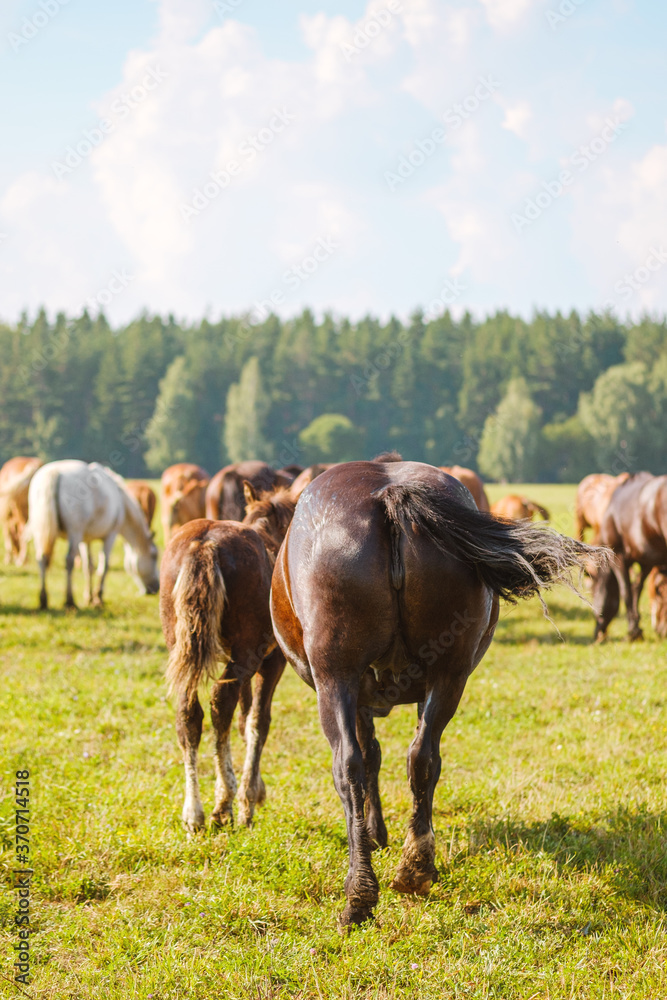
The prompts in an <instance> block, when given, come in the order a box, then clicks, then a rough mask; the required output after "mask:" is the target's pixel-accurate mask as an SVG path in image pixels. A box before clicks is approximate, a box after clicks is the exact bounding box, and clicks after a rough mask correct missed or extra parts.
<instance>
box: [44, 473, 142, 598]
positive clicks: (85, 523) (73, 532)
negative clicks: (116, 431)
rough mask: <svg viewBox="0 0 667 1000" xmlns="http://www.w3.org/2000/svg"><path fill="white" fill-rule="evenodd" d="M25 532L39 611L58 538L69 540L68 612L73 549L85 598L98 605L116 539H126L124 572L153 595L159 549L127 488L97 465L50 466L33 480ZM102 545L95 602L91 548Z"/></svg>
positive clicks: (122, 480)
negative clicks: (78, 557)
mask: <svg viewBox="0 0 667 1000" xmlns="http://www.w3.org/2000/svg"><path fill="white" fill-rule="evenodd" d="M29 504H30V520H29V522H28V527H29V530H30V534H31V537H32V540H33V542H34V545H35V555H36V557H37V564H38V566H39V573H40V579H41V585H42V586H41V591H40V595H39V606H40V608H41V609H42V610H44V609H45V608H46V607H48V600H47V595H46V571H47V569H48V567H49V563H50V562H51V556H52V555H53V548H54V546H55V543H56V539H57V538H67V540H68V542H69V550H68V553H67V560H66V567H67V598H66V601H65V606H66V607H76V605H75V603H74V595H73V593H72V570H73V568H74V559H75V556H76V552H77V549H78V550H79V552H80V554H81V563H82V566H83V570H84V574H85V578H86V596H87V598H88V600H89V601H91V602H93V603H96V604H101V603H102V597H103V592H104V580H105V577H106V573H107V569H108V568H109V556H110V555H111V549H112V548H113V544H114V541H115V540H116V536H117V535H118V534H121V535H122V536H123V538H124V539H125V569H126V570H127V571H128V573H130V575H131V576H132V577H133V578H134V579H135V580H136V582H137V584H138V585H139V588H140V590H142V591H143V593H146V594H155V593H157V590H158V586H159V580H158V572H157V549H156V547H155V543H154V541H153V536H152V534H151V532H150V531H149V530H148V528H147V526H146V522H145V520H144V515H143V513H142V511H141V508H140V507H139V504H138V503H137V502H136V500H135V499H134V497H132V496H130V494H129V493H128V491H127V489H126V488H125V480H124V479H123V478H122V477H121V476H119V475H117V474H116V473H115V472H112V471H111V469H106V468H104V466H102V465H98V464H97V462H92V463H91V464H90V465H88V464H87V463H86V462H79V461H76V460H74V459H65V460H64V461H61V462H49V463H48V464H47V465H43V466H42V467H41V468H40V469H38V470H37V472H36V473H35V474H34V476H33V477H32V481H31V483H30V493H29ZM98 538H100V539H102V540H103V542H104V545H103V548H102V552H101V553H100V562H99V566H98V571H99V573H100V581H99V586H98V589H97V593H96V594H95V595H94V596H93V580H92V575H93V574H92V566H91V560H90V549H89V543H90V542H91V541H93V540H95V539H98Z"/></svg>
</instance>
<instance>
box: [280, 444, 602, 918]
mask: <svg viewBox="0 0 667 1000" xmlns="http://www.w3.org/2000/svg"><path fill="white" fill-rule="evenodd" d="M595 553H596V550H594V549H592V548H591V547H590V546H587V545H584V544H583V543H582V542H579V541H576V540H575V539H572V538H566V537H564V536H562V535H559V534H557V533H556V532H555V531H553V530H552V529H549V528H547V529H545V528H541V527H537V526H535V525H532V524H528V523H526V522H522V521H517V522H509V521H499V520H496V519H495V518H493V517H491V515H490V514H486V513H482V512H480V511H478V510H477V508H476V506H475V503H474V501H473V499H472V497H471V495H470V493H469V491H468V490H467V489H466V488H464V487H463V486H462V485H461V483H460V482H458V480H456V479H455V478H453V477H452V476H449V475H446V474H445V473H443V472H441V471H440V470H439V469H437V468H436V467H435V466H432V465H424V464H422V463H420V462H348V463H345V464H343V465H337V466H335V467H334V468H332V469H329V470H328V471H327V472H324V473H322V475H321V476H318V477H317V479H315V480H314V481H313V482H312V483H311V484H310V486H308V487H306V489H305V490H304V492H303V493H302V494H301V497H300V499H299V501H298V503H297V506H296V511H295V514H294V519H293V521H292V524H291V525H290V528H289V531H288V533H287V536H286V538H285V542H284V543H283V545H282V548H281V549H280V552H279V554H278V558H277V560H276V566H275V569H274V573H273V585H272V589H271V614H272V619H273V627H274V632H275V635H276V638H277V640H278V643H279V645H280V647H281V649H282V651H283V653H284V654H285V656H286V658H287V659H288V660H289V661H290V663H292V665H293V666H294V668H295V669H296V672H297V673H298V674H299V676H300V677H301V678H302V679H303V680H304V681H305V682H306V683H307V684H309V685H310V686H311V687H313V688H314V689H315V691H316V692H317V701H318V708H319V714H320V721H321V724H322V728H323V730H324V733H325V736H326V737H327V739H328V740H329V743H330V744H331V748H332V751H333V776H334V783H335V786H336V791H337V792H338V794H339V796H340V798H341V801H342V803H343V807H344V810H345V818H346V821H347V833H348V845H349V856H350V867H349V873H348V876H347V879H346V881H345V893H346V896H347V906H346V908H345V911H344V913H343V914H342V917H341V924H342V926H343V927H346V926H348V925H351V924H356V923H361V922H362V921H364V920H366V919H367V918H369V917H371V916H372V913H373V908H374V906H375V904H376V903H377V900H378V882H377V879H376V877H375V874H374V872H373V868H372V865H371V850H372V848H373V845H375V846H379V847H384V846H385V845H386V843H387V831H386V827H385V824H384V820H383V818H382V809H381V804H380V796H379V791H378V772H379V769H380V760H381V754H380V746H379V743H378V741H377V739H376V738H375V731H374V726H373V717H374V716H386V715H388V713H389V711H390V710H391V707H392V706H393V705H394V704H397V703H414V702H417V703H418V705H419V724H418V729H417V734H416V736H415V738H414V740H413V741H412V744H411V746H410V750H409V752H408V778H409V782H410V787H411V789H412V794H413V802H414V805H413V815H412V819H411V821H410V826H409V829H408V834H407V838H406V840H405V844H404V847H403V855H402V859H401V862H400V864H399V867H398V871H397V873H396V877H395V878H394V882H393V887H394V888H395V889H397V890H398V891H399V892H406V893H417V894H423V895H425V894H426V893H428V891H429V889H430V886H431V884H432V882H434V881H436V880H437V877H438V873H437V870H436V868H435V864H434V860H435V837H434V834H433V827H432V824H431V814H432V803H433V793H434V791H435V785H436V782H437V780H438V777H439V774H440V753H439V745H440V737H441V735H442V732H443V730H444V728H445V726H446V725H447V723H448V722H449V720H450V719H451V718H452V716H453V715H454V712H455V711H456V708H457V705H458V703H459V700H460V698H461V695H462V694H463V689H464V687H465V684H466V681H467V679H468V677H469V676H470V674H471V673H472V671H473V670H474V668H475V667H476V666H477V664H478V663H479V662H480V660H481V659H482V657H483V655H484V653H485V652H486V650H487V649H488V646H489V644H490V642H491V639H492V637H493V633H494V629H495V627H496V622H497V620H498V611H499V598H500V597H504V598H507V599H508V600H510V601H513V600H515V599H516V598H518V597H531V596H532V595H533V594H537V593H539V592H540V590H541V589H542V588H543V587H547V586H549V585H550V584H552V583H555V582H556V581H560V580H564V579H566V577H567V575H568V571H569V569H570V568H571V567H581V566H582V564H583V561H584V559H585V558H586V557H587V556H588V557H590V556H592V555H594V554H595Z"/></svg>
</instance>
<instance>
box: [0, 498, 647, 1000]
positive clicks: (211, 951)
mask: <svg viewBox="0 0 667 1000" xmlns="http://www.w3.org/2000/svg"><path fill="white" fill-rule="evenodd" d="M511 490H512V491H514V487H512V488H511ZM509 491H510V488H508V487H502V486H496V487H491V488H490V490H489V493H490V495H491V498H492V499H495V498H497V497H498V496H500V495H502V494H503V493H505V492H509ZM516 491H517V492H524V493H526V494H527V495H528V496H530V497H531V498H532V499H534V500H536V501H538V502H540V503H542V504H544V505H546V506H547V507H548V508H550V509H551V510H552V513H553V514H554V520H555V522H556V523H557V525H558V526H559V527H561V528H563V529H568V528H571V505H572V501H573V498H574V487H568V486H526V487H520V488H518V489H517V490H516ZM63 554H64V550H63V549H61V550H60V555H59V556H58V560H57V563H58V565H57V566H56V567H55V568H54V569H53V570H52V572H51V575H50V596H51V599H52V604H53V607H54V610H52V611H50V612H49V613H47V614H38V613H37V612H36V611H35V610H34V609H35V607H36V602H37V591H38V583H37V577H36V572H35V567H34V563H33V564H31V565H29V566H28V567H27V568H25V569H14V568H12V569H7V568H4V567H3V568H2V569H0V630H1V631H0V670H1V672H2V683H1V685H0V706H1V708H0V710H1V712H2V727H1V728H0V771H1V772H2V781H1V791H0V846H1V848H2V854H1V861H2V866H3V872H4V890H3V893H2V896H1V897H0V899H1V910H0V922H1V928H0V974H1V976H2V977H3V978H0V995H1V996H5V995H6V996H7V997H11V996H16V997H20V996H21V995H22V994H21V993H20V992H19V991H18V990H17V989H16V988H15V986H14V984H13V983H12V977H13V969H12V962H13V952H12V944H13V941H14V927H13V920H14V913H15V910H16V897H15V895H14V893H13V892H12V891H11V870H12V868H13V867H14V866H15V861H14V854H13V849H12V844H13V835H14V815H13V808H14V800H13V792H12V787H13V782H14V775H15V772H16V770H17V769H20V768H29V769H30V775H31V778H30V780H31V785H32V817H31V824H32V848H33V866H34V869H35V874H34V878H33V885H32V900H31V905H32V918H33V930H34V934H33V938H32V942H31V950H32V953H33V959H32V981H31V983H30V985H29V986H27V987H25V993H26V994H27V995H29V996H31V997H36V998H42V997H44V998H46V997H48V998H58V1000H61V998H62V1000H65V998H76V1000H79V998H82V1000H83V998H86V1000H87V998H93V997H95V998H97V997H105V998H112V1000H116V998H121V997H123V998H127V997H137V998H139V1000H144V998H149V997H151V998H154V1000H168V998H169V1000H171V998H179V1000H180V998H193V1000H211V998H214V997H216V998H217V997H220V998H230V1000H237V998H238V1000H241V998H243V1000H245V998H254V1000H260V998H262V1000H264V998H287V997H294V998H303V1000H324V998H346V1000H347V998H349V1000H353V998H354V1000H357V998H359V1000H361V998H368V1000H371V998H373V1000H382V998H389V997H410V998H413V997H419V998H429V1000H430V998H438V1000H441V998H461V1000H463V998H465V1000H472V998H475V1000H477V998H479V1000H482V998H484V1000H486V998H492V997H494V998H495V997H502V998H511V1000H537V998H549V1000H556V998H558V1000H565V998H567V1000H571V998H582V1000H583V998H585V1000H593V998H600V1000H611V998H616V997H618V998H628V1000H630V998H631V1000H649V998H651V1000H663V998H665V997H666V996H667V938H666V933H665V932H666V920H665V913H666V907H667V788H666V770H667V767H666V765H667V752H666V748H665V739H666V735H667V707H666V703H667V666H666V659H667V657H666V654H667V645H666V644H665V643H664V642H660V641H657V640H656V637H655V636H654V634H653V632H652V630H651V627H650V622H649V620H648V618H647V616H646V607H645V606H644V626H645V631H646V641H645V642H644V643H637V644H634V645H628V644H627V643H626V642H625V640H624V635H625V623H624V621H620V620H619V621H617V622H615V623H614V624H613V625H612V628H611V630H610V639H609V640H608V642H607V643H605V644H604V645H602V646H599V647H593V646H592V645H591V643H590V638H591V635H592V631H593V619H592V614H591V612H590V609H589V608H587V606H586V605H585V604H583V603H582V602H581V601H579V600H578V599H577V598H576V597H575V596H574V595H573V594H571V593H570V592H569V591H567V590H565V589H558V590H556V591H554V592H553V593H552V594H551V596H550V597H549V598H548V602H549V607H550V612H551V615H552V616H553V619H554V621H555V622H556V624H557V625H558V627H559V628H560V630H561V632H562V634H563V637H564V639H565V641H564V642H563V641H561V639H560V638H559V637H558V635H557V633H556V631H555V629H554V626H553V625H552V624H550V622H549V621H547V620H546V619H545V618H544V617H543V615H542V612H541V609H540V606H539V604H538V602H536V601H531V602H530V603H528V604H525V605H519V606H517V607H516V608H510V607H507V606H506V607H505V608H504V609H503V611H502V615H501V621H500V624H499V627H498V630H497V632H496V638H495V641H494V642H493V644H492V646H491V649H490V650H489V652H488V654H487V656H486V658H485V659H484V661H483V662H482V664H481V665H480V667H479V668H478V670H477V671H476V673H475V674H474V675H473V677H472V678H471V680H470V682H469V684H468V688H467V690H466V693H465V695H464V698H463V702H462V704H461V707H460V709H459V712H458V713H457V715H456V716H455V717H454V719H453V721H452V723H451V724H450V726H449V727H448V729H447V730H446V731H445V734H444V737H443V742H442V756H443V768H442V777H441V780H440V783H439V786H438V789H437V792H436V798H435V809H434V824H435V828H436V837H437V863H438V867H439V869H440V872H441V879H440V881H439V882H438V883H437V884H436V885H435V886H434V888H433V889H432V891H431V895H430V896H429V898H428V899H416V898H410V897H404V896H400V895H398V894H397V893H395V892H392V891H391V889H390V888H389V883H390V881H391V878H392V875H393V872H394V870H395V868H396V865H397V863H398V858H399V852H400V846H401V842H402V839H403V836H404V832H405V828H406V824H407V820H408V816H409V809H410V795H409V790H408V787H407V782H406V778H405V752H406V749H407V746H408V744H409V742H410V739H411V737H412V733H413V730H414V726H415V721H416V710H415V709H414V708H413V707H402V708H398V709H395V710H394V712H393V713H392V714H391V716H390V717H389V718H388V719H387V720H379V722H378V725H377V730H378V735H379V738H380V741H381V743H382V748H383V757H384V763H383V768H382V772H381V787H382V791H383V802H384V808H385V817H386V820H387V826H388V828H389V836H390V846H389V847H388V848H387V849H386V850H385V851H382V852H378V853H376V854H375V855H374V859H375V860H374V863H375V868H376V871H377V873H378V877H379V880H380V886H381V896H380V903H379V906H378V908H377V920H376V921H375V922H374V923H372V924H369V925H368V926H365V927H364V928H362V929H359V930H356V931H354V932H353V933H351V934H350V935H349V936H347V937H344V938H341V937H340V936H339V935H338V933H337V930H336V916H337V914H338V913H339V912H340V910H341V909H342V907H343V902H344V900H343V880H344V877H345V873H346V868H347V852H346V838H345V825H344V820H343V812H342V807H341V806H340V803H339V801H338V798H337V796H336V793H335V791H334V787H333V782H332V779H331V773H330V752H329V748H328V745H327V744H326V741H325V739H324V737H323V736H322V734H321V732H320V728H319V723H318V719H317V714H316V706H315V697H314V694H313V692H311V691H310V689H309V688H307V687H306V686H305V685H304V684H303V683H302V682H301V681H300V680H299V679H298V678H297V677H296V675H295V674H294V673H293V672H292V671H291V668H289V667H288V668H287V671H286V673H285V676H284V679H283V681H282V682H281V684H280V686H279V688H278V692H277V695H276V699H275V702H274V713H273V726H272V730H271V734H270V736H269V742H268V745H267V748H266V751H265V754H264V758H263V774H264V777H265V780H266V784H267V790H268V798H267V802H266V804H265V806H264V807H263V808H262V809H261V810H260V811H259V812H258V815H257V818H256V822H255V825H254V827H253V828H252V829H251V830H245V829H242V830H234V831H232V832H227V831H223V832H219V833H215V834H212V833H209V832H206V833H205V834H203V835H201V836H197V837H195V838H194V839H192V840H188V839H187V838H186V836H185V833H184V831H183V830H182V828H181V826H180V810H181V805H182V794H183V777H182V766H181V761H180V753H179V750H178V745H177V742H176V736H175V732H174V725H173V719H174V712H173V707H172V705H171V704H170V702H169V700H168V699H167V698H166V696H165V687H164V681H163V666H164V661H165V649H164V645H163V641H162V634H161V631H160V625H159V619H158V606H157V598H155V597H141V596H139V595H138V594H137V593H136V590H135V586H134V584H133V582H132V581H131V580H130V579H129V578H128V577H127V576H126V575H125V574H124V573H123V572H122V570H121V568H120V567H121V558H120V551H119V549H117V550H116V551H115V555H114V559H113V567H112V570H111V571H110V574H109V577H108V587H107V594H106V599H107V604H106V607H105V609H104V610H98V609H90V610H88V609H86V610H82V611H80V612H78V613H72V612H67V613H66V612H64V611H63V610H62V606H61V605H62V600H63V596H64V571H63V569H62V561H63V559H62V556H63ZM81 589H82V587H81V574H80V572H77V574H76V585H75V593H76V594H77V595H80V594H81ZM234 735H235V759H236V761H237V764H238V763H239V762H240V760H241V757H242V746H241V741H240V738H239V737H238V735H237V734H236V733H235V734H234ZM210 739H211V730H210V726H208V725H207V726H206V728H205V732H204V739H203V741H202V751H203V752H202V755H201V784H202V795H203V799H204V804H205V807H206V809H207V812H208V813H210V811H211V808H212V800H213V764H212V758H211V743H210Z"/></svg>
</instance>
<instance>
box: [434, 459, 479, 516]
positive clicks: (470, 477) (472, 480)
mask: <svg viewBox="0 0 667 1000" xmlns="http://www.w3.org/2000/svg"><path fill="white" fill-rule="evenodd" d="M439 468H440V469H441V471H442V472H446V473H447V474H448V475H449V476H454V479H458V481H459V482H460V483H463V485H464V486H467V488H468V489H469V490H470V492H471V493H472V498H473V500H474V501H475V503H476V504H477V509H478V510H483V511H488V510H490V507H489V498H488V497H487V495H486V492H485V491H484V483H483V482H482V480H481V479H480V478H479V476H478V475H477V473H476V472H473V471H472V469H466V467H465V466H464V465H441V466H440V467H439Z"/></svg>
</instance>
